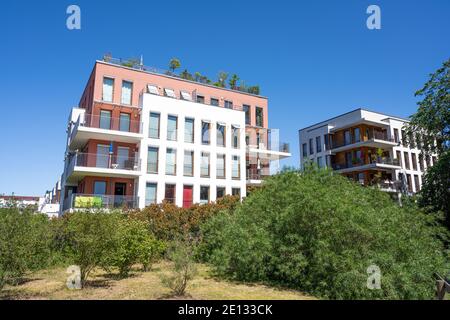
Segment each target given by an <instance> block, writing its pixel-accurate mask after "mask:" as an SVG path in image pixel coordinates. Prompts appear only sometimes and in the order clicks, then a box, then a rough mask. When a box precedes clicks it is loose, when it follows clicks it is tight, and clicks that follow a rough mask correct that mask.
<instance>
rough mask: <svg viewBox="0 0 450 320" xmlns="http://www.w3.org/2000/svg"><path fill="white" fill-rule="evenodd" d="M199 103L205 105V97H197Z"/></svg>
mask: <svg viewBox="0 0 450 320" xmlns="http://www.w3.org/2000/svg"><path fill="white" fill-rule="evenodd" d="M197 102H198V103H205V97H204V96H199V95H197Z"/></svg>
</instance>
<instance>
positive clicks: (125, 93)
mask: <svg viewBox="0 0 450 320" xmlns="http://www.w3.org/2000/svg"><path fill="white" fill-rule="evenodd" d="M132 90H133V83H131V82H129V81H123V82H122V99H121V102H122V104H131V92H132Z"/></svg>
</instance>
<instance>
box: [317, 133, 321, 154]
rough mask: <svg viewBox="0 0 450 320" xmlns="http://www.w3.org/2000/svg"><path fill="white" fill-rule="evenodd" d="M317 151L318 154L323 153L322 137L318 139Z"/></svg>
mask: <svg viewBox="0 0 450 320" xmlns="http://www.w3.org/2000/svg"><path fill="white" fill-rule="evenodd" d="M316 150H317V152H322V141H321V139H320V136H318V137H316Z"/></svg>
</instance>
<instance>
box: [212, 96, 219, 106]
mask: <svg viewBox="0 0 450 320" xmlns="http://www.w3.org/2000/svg"><path fill="white" fill-rule="evenodd" d="M210 104H211V105H212V106H216V107H218V106H219V99H216V98H211V103H210Z"/></svg>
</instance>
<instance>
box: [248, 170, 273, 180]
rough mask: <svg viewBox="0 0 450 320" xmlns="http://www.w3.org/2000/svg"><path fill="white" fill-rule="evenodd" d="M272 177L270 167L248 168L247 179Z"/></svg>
mask: <svg viewBox="0 0 450 320" xmlns="http://www.w3.org/2000/svg"><path fill="white" fill-rule="evenodd" d="M268 177H270V169H269V168H262V169H247V180H263V179H265V178H268Z"/></svg>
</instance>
